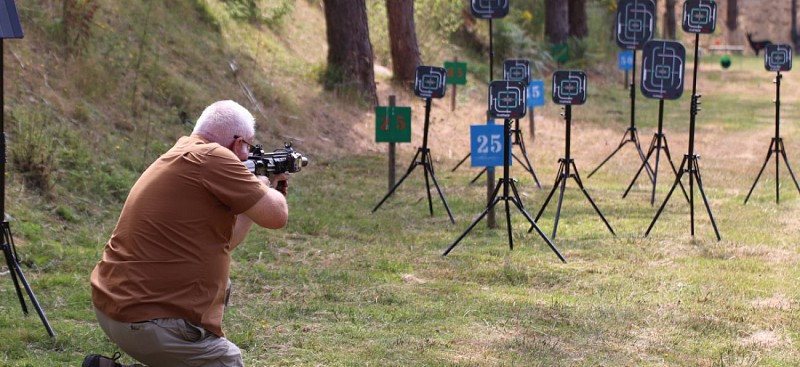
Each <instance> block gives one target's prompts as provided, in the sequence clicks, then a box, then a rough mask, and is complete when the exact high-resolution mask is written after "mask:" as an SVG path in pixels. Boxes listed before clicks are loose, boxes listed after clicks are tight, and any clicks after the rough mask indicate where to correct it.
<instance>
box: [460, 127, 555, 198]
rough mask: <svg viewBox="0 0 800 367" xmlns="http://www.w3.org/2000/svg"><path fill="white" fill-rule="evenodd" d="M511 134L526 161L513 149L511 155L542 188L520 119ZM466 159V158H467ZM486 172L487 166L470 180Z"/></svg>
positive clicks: (476, 178)
mask: <svg viewBox="0 0 800 367" xmlns="http://www.w3.org/2000/svg"><path fill="white" fill-rule="evenodd" d="M511 134H512V139H511V145H512V147H513V146H514V145H518V146H519V151H520V152H521V154H522V158H524V159H525V162H523V161H522V159H520V158H519V157H518V156H517V155H516V154H515V153H514V151H513V149H512V151H511V156H512V157H513V158H514V159H516V160H517V162H518V163H519V164H520V165H521V166H522V168H524V169H525V170H526V171H528V173H530V174H531V176H533V181H534V182H536V186H537V187H538V188H540V189H541V188H542V184H540V183H539V177H538V176H536V170H535V169H534V168H533V164H532V163H531V160H530V159H528V149H526V148H525V140H524V139H523V138H522V130H521V129H520V128H519V119H514V128H513V129H511ZM467 157H469V156H467ZM465 160H466V158H465ZM463 162H464V160H462V161H461V162H458V164H459V165H461V163H463ZM456 168H458V165H457V166H456V167H455V168H453V170H455V169H456ZM485 172H486V168H484V169H482V170H481V171H480V172H478V175H477V176H475V178H473V179H472V181H470V183H475V181H478V179H479V178H480V177H481V176H482V175H483V174H484V173H485Z"/></svg>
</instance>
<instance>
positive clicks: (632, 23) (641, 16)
mask: <svg viewBox="0 0 800 367" xmlns="http://www.w3.org/2000/svg"><path fill="white" fill-rule="evenodd" d="M655 27H656V4H655V2H653V0H620V2H619V4H618V5H617V29H616V32H615V33H616V38H617V45H619V47H621V48H623V49H626V50H641V49H642V46H643V45H644V44H645V42H647V41H649V40H651V39H653V30H654V29H655Z"/></svg>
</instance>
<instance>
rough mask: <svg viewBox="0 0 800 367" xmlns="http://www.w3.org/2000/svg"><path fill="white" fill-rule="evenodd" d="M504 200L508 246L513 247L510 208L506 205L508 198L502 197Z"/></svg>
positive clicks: (511, 248)
mask: <svg viewBox="0 0 800 367" xmlns="http://www.w3.org/2000/svg"><path fill="white" fill-rule="evenodd" d="M503 199H504V201H505V202H506V230H507V231H508V248H509V249H510V250H513V249H514V236H513V235H512V234H511V229H512V228H511V208H510V207H509V205H508V198H507V197H506V198H503Z"/></svg>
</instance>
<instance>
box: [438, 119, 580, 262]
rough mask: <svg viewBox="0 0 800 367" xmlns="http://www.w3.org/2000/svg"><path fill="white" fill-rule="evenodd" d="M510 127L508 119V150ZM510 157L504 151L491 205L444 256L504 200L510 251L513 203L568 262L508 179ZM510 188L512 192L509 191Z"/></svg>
mask: <svg viewBox="0 0 800 367" xmlns="http://www.w3.org/2000/svg"><path fill="white" fill-rule="evenodd" d="M510 125H511V120H509V119H506V120H505V122H504V123H503V147H506V149H508V147H509V144H508V136H509V135H511V128H510ZM508 156H509V154H508V153H507V152H505V151H504V152H503V178H501V179H499V180H498V181H497V186H495V188H494V191H493V192H492V196H491V197H490V198H489V201H488V203H489V204H488V205H487V206H486V209H484V210H483V211H482V212H481V214H480V215H478V217H477V218H475V220H474V221H472V224H470V225H469V227H467V229H466V230H465V231H464V233H462V234H461V235H460V236H458V238H457V239H456V240H455V241H454V242H453V243H452V244H450V247H448V248H447V250H445V251H444V253H442V256H447V254H449V253H450V251H451V250H453V248H454V247H456V245H458V243H459V242H461V240H462V239H463V238H464V237H465V236H466V235H467V233H469V231H471V230H472V228H474V227H475V226H476V225H477V224H478V222H480V221H481V219H483V217H485V216H486V214H487V213H489V211H490V210H492V208H494V206H495V205H497V203H499V202H500V200H503V201H505V204H506V226H507V227H508V228H507V229H508V247H509V248H510V249H512V250H513V249H514V238H513V236H512V234H511V206H510V205H509V204H508V202H509V201H511V202H513V203H514V205H515V206H516V207H517V209H519V211H520V212H521V213H522V215H523V216H524V217H525V219H527V220H528V222H530V223H531V229H530V230H529V231H528V232H530V231H531V230H533V229H536V232H538V233H539V236H541V237H542V239H543V240H544V241H545V242H547V245H548V246H550V249H551V250H553V252H555V254H556V256H558V258H559V260H561V261H562V262H567V260H566V259H564V256H562V255H561V253H560V252H559V251H558V249H557V248H556V246H555V245H553V242H552V241H550V239H549V238H547V235H545V234H544V232H542V230H541V229H540V228H539V226H537V225H536V222H535V221H534V220H533V219H531V216H530V215H529V214H528V212H527V211H525V207H524V206H523V205H522V201H521V200H520V198H519V192H518V191H517V185H515V184H514V182H516V180H515V179H513V178H509V177H508V172H509V165H510V163H511V162H510V159H509V157H508ZM500 188H503V195H502V196H498V193H499V192H500ZM509 188H510V189H511V190H509ZM511 193H513V196H510V194H511Z"/></svg>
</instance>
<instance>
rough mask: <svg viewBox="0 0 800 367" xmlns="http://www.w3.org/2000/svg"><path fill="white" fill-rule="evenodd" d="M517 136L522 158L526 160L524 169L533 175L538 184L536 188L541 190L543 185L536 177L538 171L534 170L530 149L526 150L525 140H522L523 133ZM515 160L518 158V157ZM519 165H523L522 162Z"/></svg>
mask: <svg viewBox="0 0 800 367" xmlns="http://www.w3.org/2000/svg"><path fill="white" fill-rule="evenodd" d="M517 135H518V140H519V149H520V151H521V152H522V156H523V157H524V158H525V162H526V164H524V165H523V167H526V168H525V169H526V170H528V172H530V173H531V175H533V180H534V181H535V182H536V186H537V187H538V188H539V189H541V188H542V185H541V184H540V183H539V177H536V170H535V169H534V168H533V164H532V163H531V160H530V159H528V149H526V148H525V140H524V139H523V138H522V134H521V133H517ZM514 158H516V156H515V157H514ZM517 161H519V158H517ZM519 163H520V164H522V162H519Z"/></svg>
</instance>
